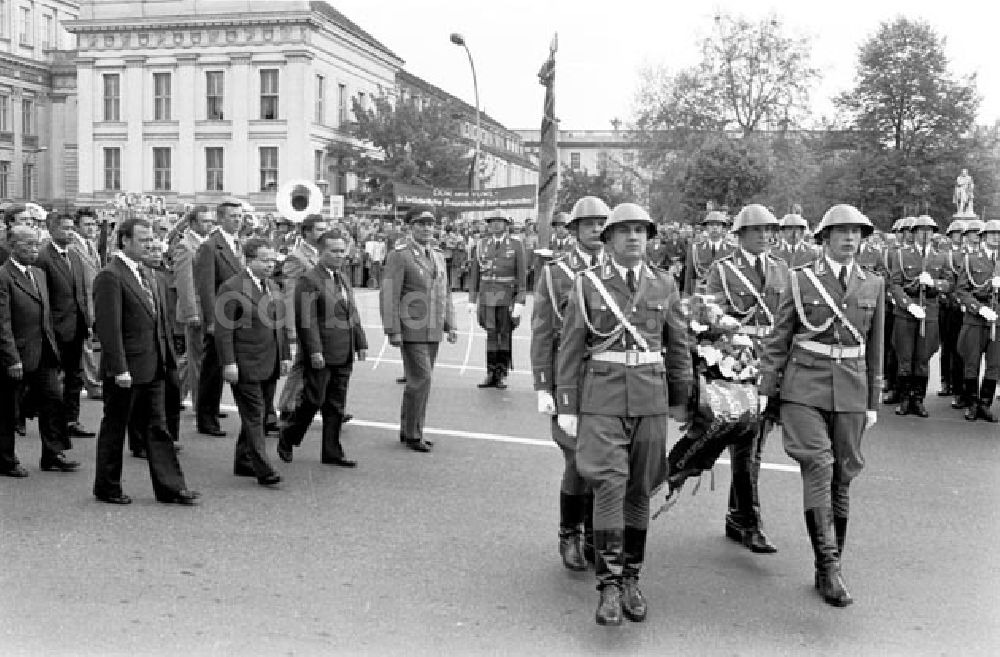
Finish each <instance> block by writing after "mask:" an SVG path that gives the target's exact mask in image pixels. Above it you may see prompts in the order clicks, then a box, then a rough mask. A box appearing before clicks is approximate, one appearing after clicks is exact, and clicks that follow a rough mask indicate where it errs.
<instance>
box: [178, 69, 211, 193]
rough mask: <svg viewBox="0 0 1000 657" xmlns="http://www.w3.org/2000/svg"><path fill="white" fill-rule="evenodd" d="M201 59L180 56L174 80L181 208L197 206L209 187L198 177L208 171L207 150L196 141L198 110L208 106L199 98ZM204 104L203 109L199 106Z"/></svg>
mask: <svg viewBox="0 0 1000 657" xmlns="http://www.w3.org/2000/svg"><path fill="white" fill-rule="evenodd" d="M197 68H198V55H196V54H194V53H183V54H178V55H177V67H176V68H175V69H174V72H175V74H174V75H173V76H172V77H173V78H174V79H173V80H171V83H172V85H173V86H171V89H170V94H171V99H170V101H171V104H172V105H173V107H172V109H173V110H174V111H175V112H176V115H174V116H173V118H174V119H176V120H177V144H178V147H177V148H175V149H174V151H173V156H172V157H173V160H174V161H173V162H172V164H173V169H174V170H173V171H172V172H171V174H172V176H173V178H174V181H173V182H174V189H175V190H177V202H178V203H179V204H184V203H194V200H195V195H196V194H197V193H198V191H199V190H200V189H201V188H202V187H204V186H205V180H204V178H201V179H199V177H198V173H199V172H200V171H203V170H204V159H205V150H204V149H203V148H202V147H201V145H200V144H199V143H198V142H197V141H195V121H197V119H198V108H199V107H200V106H204V102H205V101H204V98H203V97H200V96H199V94H198V89H199V87H198V80H197V77H196V76H197ZM199 101H201V103H202V104H201V105H200V106H199V104H198V102H199Z"/></svg>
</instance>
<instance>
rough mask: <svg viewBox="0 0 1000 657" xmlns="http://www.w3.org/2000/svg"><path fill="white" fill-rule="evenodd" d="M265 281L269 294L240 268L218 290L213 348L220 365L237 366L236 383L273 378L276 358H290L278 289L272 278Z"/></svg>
mask: <svg viewBox="0 0 1000 657" xmlns="http://www.w3.org/2000/svg"><path fill="white" fill-rule="evenodd" d="M265 285H267V289H268V291H269V294H270V296H265V294H264V293H263V292H262V291H261V290H260V289H258V287H257V285H256V284H255V283H254V282H253V279H251V278H250V274H248V273H247V272H246V271H243V272H242V273H240V274H238V275H236V276H233V277H232V278H230V279H229V280H228V281H226V282H225V283H223V284H222V286H221V287H220V288H219V290H218V296H219V298H220V299H221V300H223V303H222V304H221V306H220V309H219V310H220V312H219V316H218V317H217V318H216V322H215V348H216V350H217V351H218V352H219V363H220V364H221V365H222V366H223V367H225V366H226V365H232V364H233V363H235V364H236V365H237V366H238V367H239V370H240V383H254V382H256V381H267V380H269V379H273V378H276V377H277V376H278V371H279V370H278V368H279V361H281V360H291V359H292V356H291V351H290V349H289V346H288V342H287V340H286V339H285V304H284V302H283V301H282V298H281V293H280V292H279V291H278V287H277V286H276V285H275V284H274V283H273V282H272V281H265Z"/></svg>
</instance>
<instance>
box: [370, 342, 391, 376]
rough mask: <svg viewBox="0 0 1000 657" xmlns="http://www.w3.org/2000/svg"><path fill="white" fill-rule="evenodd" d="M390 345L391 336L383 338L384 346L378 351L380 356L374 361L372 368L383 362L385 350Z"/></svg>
mask: <svg viewBox="0 0 1000 657" xmlns="http://www.w3.org/2000/svg"><path fill="white" fill-rule="evenodd" d="M388 346H389V336H386V337H385V339H384V340H382V348H381V349H379V351H378V358H376V359H375V362H374V363H372V369H373V370H374V369H376V368H378V364H379V363H381V362H382V356H384V355H385V350H386V347H388Z"/></svg>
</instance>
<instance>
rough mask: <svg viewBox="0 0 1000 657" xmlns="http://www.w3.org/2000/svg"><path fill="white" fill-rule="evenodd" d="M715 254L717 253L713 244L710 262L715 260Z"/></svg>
mask: <svg viewBox="0 0 1000 657" xmlns="http://www.w3.org/2000/svg"><path fill="white" fill-rule="evenodd" d="M716 253H718V250H717V249H716V248H715V244H712V260H715V255H716Z"/></svg>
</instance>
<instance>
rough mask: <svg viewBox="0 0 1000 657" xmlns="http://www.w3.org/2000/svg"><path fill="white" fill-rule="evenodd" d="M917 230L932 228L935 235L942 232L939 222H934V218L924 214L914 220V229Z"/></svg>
mask: <svg viewBox="0 0 1000 657" xmlns="http://www.w3.org/2000/svg"><path fill="white" fill-rule="evenodd" d="M917 228H930V229H932V230H933V231H934V232H935V233H936V232H938V231H939V230H941V229H940V228H939V227H938V225H937V222H936V221H934V218H933V217H931V216H930V215H927V214H922V215H920V216H919V217H917V218H916V219H914V220H913V226H912V229H914V230H916V229H917Z"/></svg>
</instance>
